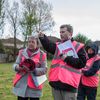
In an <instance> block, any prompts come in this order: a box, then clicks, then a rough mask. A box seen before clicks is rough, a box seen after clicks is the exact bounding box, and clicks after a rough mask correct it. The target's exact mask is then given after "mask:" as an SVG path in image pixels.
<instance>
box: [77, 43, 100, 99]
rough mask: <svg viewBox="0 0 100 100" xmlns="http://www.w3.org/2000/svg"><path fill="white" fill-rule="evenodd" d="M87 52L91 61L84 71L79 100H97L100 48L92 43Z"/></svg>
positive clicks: (88, 61)
mask: <svg viewBox="0 0 100 100" xmlns="http://www.w3.org/2000/svg"><path fill="white" fill-rule="evenodd" d="M86 52H87V54H88V57H89V59H88V60H87V63H86V66H85V68H83V70H82V77H81V82H80V86H79V90H78V97H77V100H96V95H97V87H98V84H99V69H100V56H99V55H98V46H97V45H96V44H95V43H90V44H89V45H88V46H87V47H86ZM86 98H87V99H86Z"/></svg>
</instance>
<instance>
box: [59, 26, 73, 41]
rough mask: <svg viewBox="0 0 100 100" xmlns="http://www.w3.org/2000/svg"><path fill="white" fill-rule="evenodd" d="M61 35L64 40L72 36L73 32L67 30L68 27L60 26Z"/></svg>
mask: <svg viewBox="0 0 100 100" xmlns="http://www.w3.org/2000/svg"><path fill="white" fill-rule="evenodd" d="M60 37H61V40H62V41H63V42H64V41H66V40H69V39H71V38H72V34H71V33H70V32H68V31H67V27H63V28H60Z"/></svg>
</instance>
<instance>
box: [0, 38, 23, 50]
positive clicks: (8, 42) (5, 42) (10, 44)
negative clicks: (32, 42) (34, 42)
mask: <svg viewBox="0 0 100 100" xmlns="http://www.w3.org/2000/svg"><path fill="white" fill-rule="evenodd" d="M1 41H2V44H3V46H4V47H7V48H10V47H14V39H13V38H8V39H2V40H1ZM16 47H17V49H20V48H22V47H23V42H22V41H21V40H19V39H16Z"/></svg>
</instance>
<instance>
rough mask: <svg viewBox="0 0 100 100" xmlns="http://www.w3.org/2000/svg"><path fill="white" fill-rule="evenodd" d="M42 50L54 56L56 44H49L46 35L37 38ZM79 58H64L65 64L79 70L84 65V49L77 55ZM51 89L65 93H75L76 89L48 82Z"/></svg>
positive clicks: (63, 84)
mask: <svg viewBox="0 0 100 100" xmlns="http://www.w3.org/2000/svg"><path fill="white" fill-rule="evenodd" d="M39 39H40V41H41V43H42V45H43V47H44V49H45V50H46V51H47V52H49V53H51V54H53V55H54V54H55V51H56V43H53V42H51V41H50V40H49V39H48V38H47V36H46V35H44V37H40V38H39ZM72 41H73V40H72ZM77 54H78V57H79V58H73V57H72V56H69V57H66V58H65V60H64V61H65V62H66V63H67V64H69V65H71V66H72V67H74V68H77V69H80V68H83V67H84V66H85V64H86V53H85V50H84V48H82V49H80V50H79V52H78V53H77ZM49 83H50V85H51V86H52V87H54V88H55V89H59V90H65V91H71V92H76V90H77V89H76V88H74V87H72V86H71V85H68V84H65V83H62V82H60V81H57V82H49Z"/></svg>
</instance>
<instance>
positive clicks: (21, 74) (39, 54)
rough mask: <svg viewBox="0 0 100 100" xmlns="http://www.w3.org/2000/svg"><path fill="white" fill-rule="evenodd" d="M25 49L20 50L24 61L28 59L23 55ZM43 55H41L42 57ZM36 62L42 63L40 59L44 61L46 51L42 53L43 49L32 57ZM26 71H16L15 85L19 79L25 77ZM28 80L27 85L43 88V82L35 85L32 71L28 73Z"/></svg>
mask: <svg viewBox="0 0 100 100" xmlns="http://www.w3.org/2000/svg"><path fill="white" fill-rule="evenodd" d="M22 52H23V50H20V52H19V55H21V56H22V60H21V61H22V62H23V61H24V60H25V59H26V58H25V57H24V56H23V55H22ZM40 56H41V57H40ZM31 59H32V60H33V61H34V62H35V64H37V63H40V59H41V61H44V60H45V59H46V53H42V52H41V51H40V52H38V53H37V54H35V55H34V56H33V57H32V58H31ZM25 74H26V73H24V72H23V73H16V75H15V77H14V80H13V85H14V86H15V85H16V84H17V82H18V81H20V79H21V78H22V77H23V75H25ZM26 80H27V85H28V86H29V87H30V88H34V89H42V87H43V84H41V85H40V86H38V87H37V86H35V84H34V81H33V79H32V76H31V74H30V73H28V78H27V79H26Z"/></svg>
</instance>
